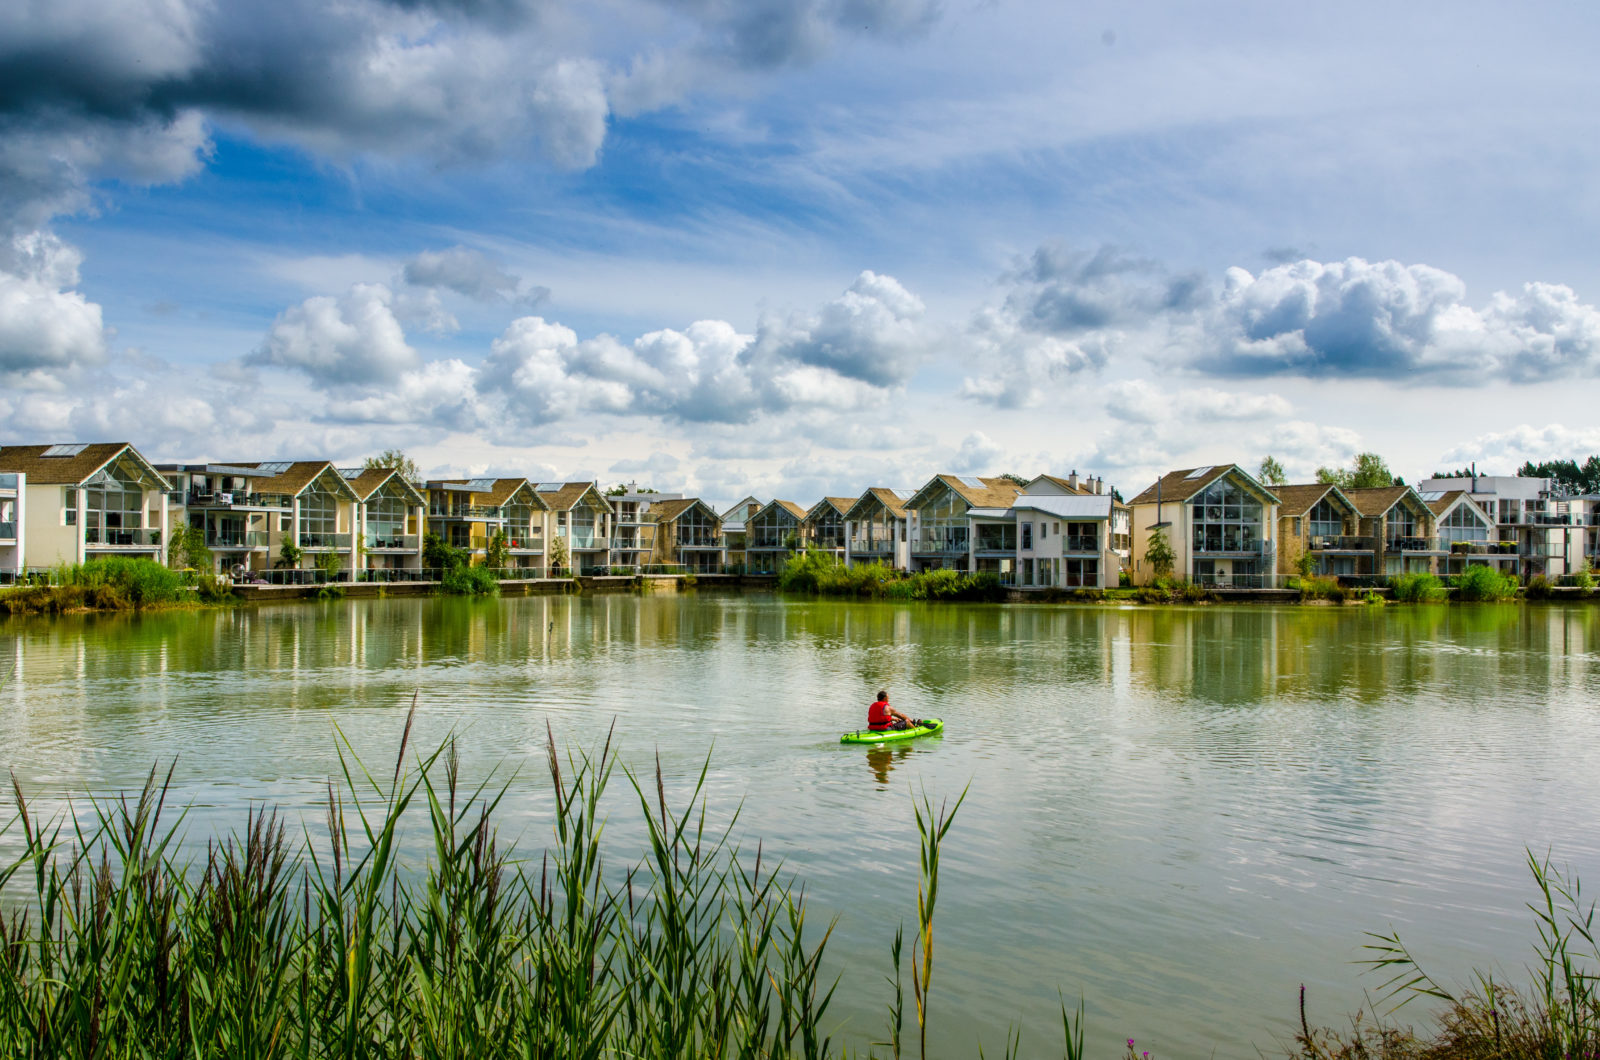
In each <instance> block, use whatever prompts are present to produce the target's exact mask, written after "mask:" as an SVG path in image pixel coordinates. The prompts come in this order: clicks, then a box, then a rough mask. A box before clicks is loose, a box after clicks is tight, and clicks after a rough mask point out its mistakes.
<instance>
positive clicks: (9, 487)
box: [0, 471, 17, 493]
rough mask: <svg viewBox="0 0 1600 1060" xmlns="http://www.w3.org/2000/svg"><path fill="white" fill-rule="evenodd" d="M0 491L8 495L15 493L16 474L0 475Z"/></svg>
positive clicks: (9, 472)
mask: <svg viewBox="0 0 1600 1060" xmlns="http://www.w3.org/2000/svg"><path fill="white" fill-rule="evenodd" d="M0 490H5V491H7V492H9V493H15V492H17V475H16V472H14V471H7V472H6V473H5V474H0Z"/></svg>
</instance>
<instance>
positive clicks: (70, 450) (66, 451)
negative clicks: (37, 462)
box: [39, 442, 89, 456]
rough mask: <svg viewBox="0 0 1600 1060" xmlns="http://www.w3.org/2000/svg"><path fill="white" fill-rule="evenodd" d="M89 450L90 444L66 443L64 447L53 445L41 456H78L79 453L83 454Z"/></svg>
mask: <svg viewBox="0 0 1600 1060" xmlns="http://www.w3.org/2000/svg"><path fill="white" fill-rule="evenodd" d="M87 448H89V443H88V442H68V443H66V444H64V445H52V446H51V447H50V448H48V449H46V450H45V451H44V452H42V453H40V454H39V455H40V456H77V455H78V454H79V453H81V452H83V451H84V450H85V449H87Z"/></svg>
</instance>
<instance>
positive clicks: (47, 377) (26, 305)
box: [0, 232, 106, 387]
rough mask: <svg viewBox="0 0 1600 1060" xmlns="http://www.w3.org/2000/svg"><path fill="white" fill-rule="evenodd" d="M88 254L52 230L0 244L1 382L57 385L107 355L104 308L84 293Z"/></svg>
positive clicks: (28, 234) (17, 236) (40, 385)
mask: <svg viewBox="0 0 1600 1060" xmlns="http://www.w3.org/2000/svg"><path fill="white" fill-rule="evenodd" d="M82 260H83V258H82V255H81V254H79V253H78V251H77V249H76V248H74V247H71V246H68V245H67V244H65V243H63V242H61V240H59V239H57V238H56V237H55V236H54V235H51V234H50V233H47V232H31V233H27V234H23V235H16V236H13V237H12V238H11V239H10V240H9V242H8V243H5V244H0V380H4V381H6V382H7V383H8V385H11V386H19V385H25V386H34V387H52V386H58V385H60V375H61V373H63V372H65V371H69V370H71V369H73V368H77V367H79V366H83V365H90V364H97V363H99V362H101V361H103V360H105V357H106V329H105V325H104V322H103V321H102V319H101V311H100V307H99V306H98V305H96V304H95V303H93V302H91V301H89V300H88V299H87V298H85V297H84V296H83V295H82V294H81V293H79V292H78V291H70V290H62V288H65V287H71V286H73V285H75V284H76V283H77V282H78V266H79V264H80V263H81V262H82Z"/></svg>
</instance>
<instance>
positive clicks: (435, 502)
mask: <svg viewBox="0 0 1600 1060" xmlns="http://www.w3.org/2000/svg"><path fill="white" fill-rule="evenodd" d="M524 481H525V480H524V479H515V478H513V479H495V478H472V479H431V480H429V482H428V483H427V486H426V493H427V498H428V520H427V532H428V533H432V534H437V535H438V537H439V540H441V541H443V542H444V543H445V544H447V545H449V546H450V547H451V548H459V549H462V550H463V551H465V552H466V553H467V556H468V562H469V563H473V564H482V563H484V562H485V561H486V560H487V558H488V550H489V540H490V538H492V537H494V536H495V535H496V534H500V533H504V532H505V529H506V513H505V510H504V508H503V506H502V505H501V504H498V503H496V494H497V493H499V494H501V495H502V496H504V495H505V493H506V491H505V490H497V488H496V487H497V486H498V485H499V484H501V483H508V484H513V485H514V484H516V483H519V482H524Z"/></svg>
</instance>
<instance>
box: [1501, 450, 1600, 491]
mask: <svg viewBox="0 0 1600 1060" xmlns="http://www.w3.org/2000/svg"><path fill="white" fill-rule="evenodd" d="M1517 474H1518V475H1519V476H1521V477H1522V478H1548V479H1553V480H1555V484H1556V485H1557V486H1558V487H1560V488H1562V489H1564V490H1566V491H1567V492H1569V493H1600V456H1591V457H1589V459H1587V460H1585V461H1584V462H1583V464H1582V465H1579V463H1578V462H1577V461H1576V460H1542V461H1540V462H1539V463H1537V464H1535V463H1534V462H1533V461H1531V460H1530V461H1528V462H1527V463H1525V464H1523V465H1522V466H1521V467H1519V468H1518V469H1517Z"/></svg>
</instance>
